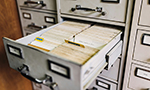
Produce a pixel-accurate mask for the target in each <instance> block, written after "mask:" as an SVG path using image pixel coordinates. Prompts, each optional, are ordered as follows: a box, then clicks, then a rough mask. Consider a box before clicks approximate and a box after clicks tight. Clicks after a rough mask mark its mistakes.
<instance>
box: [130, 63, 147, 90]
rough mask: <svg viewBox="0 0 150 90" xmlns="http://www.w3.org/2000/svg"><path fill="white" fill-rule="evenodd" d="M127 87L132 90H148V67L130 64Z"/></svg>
mask: <svg viewBox="0 0 150 90" xmlns="http://www.w3.org/2000/svg"><path fill="white" fill-rule="evenodd" d="M130 73H131V75H130V78H129V79H130V80H129V84H128V85H129V87H130V88H131V89H134V90H149V88H150V81H149V80H150V67H143V66H140V65H137V64H132V69H131V71H130Z"/></svg>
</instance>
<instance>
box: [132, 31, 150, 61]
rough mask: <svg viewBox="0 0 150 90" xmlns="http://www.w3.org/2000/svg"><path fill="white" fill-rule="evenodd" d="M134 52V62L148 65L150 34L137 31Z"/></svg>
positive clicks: (149, 58) (149, 59)
mask: <svg viewBox="0 0 150 90" xmlns="http://www.w3.org/2000/svg"><path fill="white" fill-rule="evenodd" d="M136 37H137V40H136V44H135V50H134V56H133V59H134V60H138V61H142V62H145V63H150V55H149V53H150V32H149V31H144V30H138V33H137V36H136Z"/></svg>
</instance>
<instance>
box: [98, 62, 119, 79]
mask: <svg viewBox="0 0 150 90" xmlns="http://www.w3.org/2000/svg"><path fill="white" fill-rule="evenodd" d="M119 68H120V59H118V60H116V62H115V63H114V65H113V66H112V67H111V68H110V69H109V70H103V72H102V73H101V74H99V76H101V77H107V78H109V79H111V80H115V81H118V75H119Z"/></svg>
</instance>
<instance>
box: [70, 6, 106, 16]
mask: <svg viewBox="0 0 150 90" xmlns="http://www.w3.org/2000/svg"><path fill="white" fill-rule="evenodd" d="M102 9H103V8H102V7H96V9H91V8H86V7H81V5H76V6H75V8H71V11H73V12H74V11H75V10H84V11H95V12H101V14H102V15H103V16H104V15H105V14H106V13H105V12H103V11H102Z"/></svg>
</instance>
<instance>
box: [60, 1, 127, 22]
mask: <svg viewBox="0 0 150 90" xmlns="http://www.w3.org/2000/svg"><path fill="white" fill-rule="evenodd" d="M76 5H80V6H81V9H78V10H75V11H73V10H74V9H75V7H76ZM60 7H61V13H62V15H63V14H67V15H73V16H82V17H87V18H94V19H105V20H111V21H119V22H125V16H126V7H127V0H120V2H119V3H110V2H102V1H101V0H94V2H93V1H92V0H60ZM97 7H98V8H102V12H104V13H105V15H102V13H101V12H97V11H91V10H89V9H96V8H97ZM96 10H97V9H96Z"/></svg>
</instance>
